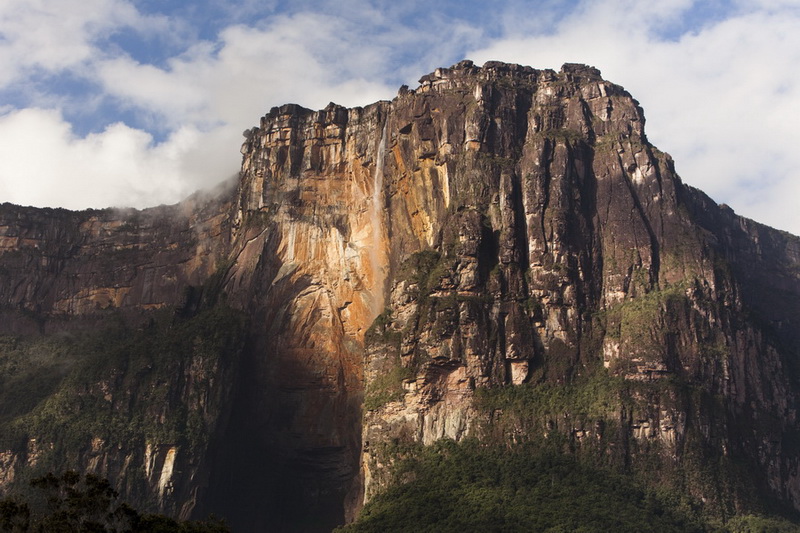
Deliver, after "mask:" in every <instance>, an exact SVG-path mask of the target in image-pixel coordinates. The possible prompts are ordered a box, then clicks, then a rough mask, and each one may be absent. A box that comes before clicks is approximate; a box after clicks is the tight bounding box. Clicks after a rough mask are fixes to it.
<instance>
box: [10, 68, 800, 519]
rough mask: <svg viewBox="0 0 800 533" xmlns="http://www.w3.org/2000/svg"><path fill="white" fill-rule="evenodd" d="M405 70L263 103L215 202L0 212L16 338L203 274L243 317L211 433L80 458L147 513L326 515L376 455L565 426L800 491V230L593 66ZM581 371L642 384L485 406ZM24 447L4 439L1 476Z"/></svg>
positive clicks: (20, 459) (629, 448)
mask: <svg viewBox="0 0 800 533" xmlns="http://www.w3.org/2000/svg"><path fill="white" fill-rule="evenodd" d="M420 83H421V85H420V86H419V87H418V88H417V89H415V90H409V89H408V88H405V87H403V88H401V90H400V92H399V93H398V95H397V97H396V98H395V99H394V100H392V101H391V102H379V103H376V104H373V105H371V106H368V107H366V108H356V109H345V108H342V107H340V106H336V105H334V104H331V105H329V106H328V107H327V108H325V109H324V110H321V111H317V112H313V111H310V110H307V109H304V108H301V107H299V106H295V105H288V106H283V107H281V108H274V109H273V110H272V111H271V112H270V113H269V114H267V115H266V116H265V117H263V118H262V120H261V123H260V125H259V127H257V128H253V129H252V130H249V131H247V132H245V137H246V140H245V143H244V145H243V146H242V153H243V163H242V172H241V175H240V182H239V187H238V190H237V191H236V193H235V195H234V194H229V195H227V196H226V195H223V197H222V199H221V200H217V201H208V202H205V203H203V202H200V201H199V200H194V201H190V202H187V203H184V204H181V205H179V206H175V207H170V208H157V209H154V210H146V211H143V212H127V213H126V212H111V211H90V212H82V213H70V212H66V211H61V210H56V211H53V210H35V209H30V208H17V207H14V206H8V205H5V206H3V207H2V209H0V265H2V266H0V280H2V283H0V302H1V303H2V309H3V310H2V312H3V317H4V320H3V323H2V325H0V328H2V331H3V332H4V333H9V334H20V333H31V332H43V333H53V332H56V331H68V330H69V329H70V328H74V327H76V326H75V324H78V323H80V324H103V323H104V321H106V320H108V318H107V316H108V315H109V314H110V313H112V312H113V311H114V310H119V311H122V312H123V314H126V316H137V317H138V316H142V317H146V316H147V313H149V312H151V311H150V310H151V309H154V308H168V307H169V306H175V307H177V308H179V309H184V308H186V307H187V306H191V305H192V302H193V301H194V300H193V299H192V298H191V294H192V293H191V291H190V292H189V293H188V294H189V296H187V292H186V287H188V286H194V287H197V286H200V285H202V284H203V283H207V280H208V279H209V278H210V277H211V276H212V274H213V275H216V276H217V277H218V279H219V284H220V287H221V288H222V290H223V292H224V293H225V294H226V295H227V300H226V301H227V304H228V305H230V306H232V307H234V308H236V309H239V310H241V311H243V312H244V314H245V315H246V316H247V317H248V318H249V326H248V328H249V329H248V332H249V333H248V339H247V343H246V346H245V347H244V349H243V350H242V352H241V356H240V360H237V361H236V362H235V364H233V363H231V364H230V365H228V366H227V367H226V368H229V369H236V370H235V372H234V370H229V372H232V373H231V374H230V375H228V374H226V376H228V377H227V378H226V379H228V380H229V383H228V385H227V386H226V387H225V388H224V390H223V391H218V392H219V394H217V395H216V396H214V397H215V398H218V399H219V400H218V402H219V403H218V405H217V404H215V406H214V408H213V409H212V410H211V411H210V413H211V414H210V415H209V416H211V417H216V425H214V426H213V427H214V428H215V429H214V435H215V436H214V438H213V439H212V440H211V444H210V445H209V447H208V449H207V450H204V451H202V452H200V451H194V452H193V453H195V454H196V455H199V456H197V457H192V458H191V460H190V461H189V459H182V457H184V456H185V454H184V455H182V451H181V449H180V448H176V447H174V444H175V443H172V442H149V443H148V446H149V447H147V448H146V449H145V448H143V449H142V450H138V451H136V452H135V453H133V452H130V453H128V451H114V452H113V453H116V454H117V455H119V457H122V456H123V455H124V456H125V457H127V455H125V454H128V455H130V456H131V459H130V460H128V459H124V458H122V459H120V458H116V459H114V461H116V462H114V461H111V462H109V461H106V463H103V460H97V459H94V457H97V456H98V455H103V453H106V454H111V453H112V451H111V450H112V448H113V449H114V450H125V446H124V445H118V444H119V443H105V442H99V441H97V442H94V443H92V442H89V443H87V444H86V448H85V450H83V451H76V452H75V453H76V457H78V460H79V462H80V463H81V466H87V465H95V466H96V465H98V464H101V463H102V464H117V465H119V464H125V465H126V466H125V468H122V467H119V466H116V467H107V468H106V469H105V470H103V474H104V475H108V476H110V477H112V478H114V479H115V481H116V482H117V485H118V486H119V487H121V488H124V487H125V476H127V475H128V470H126V469H136V468H138V469H141V470H142V471H144V472H145V473H146V477H147V479H148V480H150V482H149V483H150V484H149V485H148V487H149V488H148V489H147V490H149V491H150V494H151V495H153V496H154V497H155V499H156V505H155V508H157V509H159V510H166V511H169V512H179V511H181V510H182V512H183V513H184V514H187V515H188V514H189V513H191V512H192V510H194V512H196V513H197V512H199V513H201V514H202V513H205V512H207V511H208V510H214V511H217V512H219V513H222V514H228V515H229V516H236V517H238V518H236V519H235V520H234V521H233V523H234V525H235V526H240V527H242V528H244V529H245V530H247V529H253V528H256V527H263V526H264V525H265V524H269V525H272V526H273V527H278V528H280V527H283V528H284V529H288V528H289V527H290V526H291V524H293V523H296V520H297V517H298V516H303V517H304V520H305V522H304V524H305V525H304V526H303V527H305V528H307V529H314V528H320V529H324V528H326V527H327V528H328V529H330V526H332V525H335V524H336V523H340V522H341V521H342V520H344V519H346V518H349V517H351V516H352V514H353V513H354V512H355V511H356V510H357V509H358V507H359V505H360V502H361V501H362V499H363V495H365V494H366V497H369V496H370V495H372V494H374V493H375V492H376V491H379V490H381V489H382V488H383V487H384V486H385V484H386V483H387V480H388V479H389V475H388V470H389V468H388V467H389V465H390V464H391V461H392V458H391V457H389V456H387V455H386V453H385V451H386V449H387V446H391V445H396V444H397V443H423V444H429V443H431V442H433V441H435V440H436V439H439V438H442V437H449V438H453V439H456V440H458V439H461V438H464V437H465V436H468V435H476V436H483V435H486V434H487V432H490V433H491V432H492V431H493V432H495V433H497V434H499V438H501V439H505V440H507V441H515V442H516V441H518V440H520V439H522V440H524V438H525V433H526V432H527V433H529V434H531V435H533V434H537V433H538V434H547V433H549V432H553V431H556V432H560V433H563V434H566V435H568V436H569V438H570V439H571V442H572V443H573V444H572V447H573V448H577V449H580V448H581V447H582V446H588V445H587V444H585V443H587V442H590V441H591V442H601V444H602V443H605V444H602V446H606V447H607V448H608V449H611V448H613V449H614V452H613V455H614V456H615V457H620V459H619V460H620V461H622V462H624V463H625V464H637V461H641V462H642V463H643V464H644V459H643V458H645V457H648V456H652V455H656V456H658V457H659V458H660V459H659V460H661V461H663V462H664V464H666V463H670V464H681V462H682V461H684V459H685V458H686V457H688V456H689V455H690V451H691V450H690V448H691V449H694V448H693V447H698V446H699V447H700V448H702V449H704V450H712V451H711V452H708V453H709V454H710V455H708V457H711V456H714V457H716V456H720V457H726V458H727V457H730V458H731V460H735V461H738V460H742V459H744V460H747V461H751V462H752V463H753V465H755V466H757V467H758V468H760V469H761V470H762V471H763V472H765V473H764V476H763V479H759V480H756V481H755V482H754V483H755V485H754V486H758V487H761V485H765V486H769V487H770V488H771V489H773V491H774V492H775V493H776V494H777V495H778V497H779V498H781V499H782V500H783V501H785V502H787V503H790V504H792V505H794V506H795V507H798V508H800V478H798V475H797V472H798V467H799V466H800V465H799V464H798V461H799V460H800V457H798V451H797V447H796V446H792V444H791V443H792V440H791V439H792V435H793V432H794V427H795V426H796V423H797V421H796V404H797V391H798V386H799V385H800V384H799V383H798V381H799V379H798V370H797V366H796V361H797V359H798V357H800V333H798V332H800V239H798V238H797V237H793V236H791V235H788V234H785V233H782V232H778V231H775V230H772V229H770V228H767V227H764V226H762V225H759V224H757V223H754V222H751V221H749V220H746V219H742V218H740V217H738V216H736V215H735V214H734V213H733V212H732V211H730V210H729V209H727V208H725V207H724V206H722V207H720V206H717V205H716V204H715V203H713V202H712V201H711V200H710V199H709V198H708V197H706V196H705V195H703V194H702V193H701V192H699V191H696V190H694V189H691V188H689V187H686V186H684V185H683V184H682V183H681V182H680V180H679V178H678V177H677V175H676V174H675V171H674V168H673V165H672V161H671V159H670V157H669V156H668V155H667V154H664V153H662V152H659V151H658V150H657V149H655V148H654V147H653V146H651V145H650V144H649V143H648V142H647V139H646V137H645V134H644V116H643V113H642V110H641V108H640V107H639V106H638V103H637V102H636V101H635V100H634V99H632V98H631V96H630V95H629V94H628V93H627V92H625V91H624V90H623V89H622V88H621V87H619V86H616V85H614V84H612V83H609V82H607V81H604V80H603V79H602V78H601V77H600V73H599V72H598V71H597V70H596V69H593V68H590V67H586V66H582V65H564V67H563V68H562V70H561V71H560V72H558V73H557V72H554V71H551V70H534V69H531V68H529V67H521V66H518V65H507V64H502V63H487V64H486V65H484V66H483V67H481V68H479V67H476V66H474V65H473V64H472V63H471V62H468V61H467V62H462V63H459V64H457V65H454V66H453V67H451V68H449V69H439V70H437V71H436V72H434V73H432V74H430V75H428V76H425V77H423V78H422V79H421V80H420ZM66 317H71V319H70V320H66ZM376 317H378V319H377V320H375V319H376ZM373 321H374V325H373V326H372V328H370V325H371V324H373ZM82 327H87V326H82ZM595 368H597V369H603V368H605V369H606V370H600V371H602V372H604V373H607V374H608V375H610V376H611V377H615V376H616V377H618V378H619V379H620V380H622V381H623V382H625V383H631V384H641V387H639V388H636V387H632V388H629V389H626V390H629V391H632V392H630V394H631V396H632V397H633V398H632V399H630V401H626V402H621V403H614V402H613V401H612V402H610V405H611V407H609V410H608V412H604V413H600V414H597V413H594V414H592V415H590V416H583V415H581V416H578V414H576V413H572V414H570V413H565V414H564V416H562V417H560V418H558V419H553V420H550V419H547V420H534V421H532V422H531V421H529V422H526V423H527V424H528V425H527V426H526V425H525V424H521V425H520V424H517V425H516V426H514V427H513V428H510V427H509V426H508V425H503V424H500V423H499V422H498V420H499V418H498V417H500V416H501V415H500V414H498V413H494V412H487V411H486V410H484V409H482V407H481V404H480V403H479V402H476V399H475V391H476V390H478V389H493V388H497V387H501V386H505V385H521V384H525V383H529V384H530V383H533V384H539V383H569V382H574V381H576V380H579V379H580V378H581V376H584V375H587V374H590V373H592V372H597V370H593V369H595ZM188 382H190V383H192V387H195V388H197V387H210V385H208V384H207V382H206V381H202V382H201V380H200V378H198V379H197V380H196V381H195V380H193V378H192V377H191V375H190V377H189V378H188ZM637 386H638V385H637ZM187 387H188V385H187ZM687 391H689V392H687ZM692 391H695V392H696V391H699V392H697V393H696V394H695V392H692ZM110 394H112V396H113V395H114V394H120V392H119V391H111V392H110ZM176 401H178V403H180V402H181V401H182V402H184V404H183V405H185V404H186V402H188V400H185V399H184V400H176ZM709 402H710V403H709ZM362 403H363V413H364V415H363V418H362ZM609 420H612V421H614V423H615V424H617V425H618V426H619V430H618V431H616V432H614V434H613V435H611V434H610V432H608V431H606V432H605V433H604V430H603V427H606V426H604V424H606V423H607V422H608V421H609ZM30 437H31V438H35V435H31V436H30ZM50 444H51V443H41V442H38V441H37V442H36V446H37V447H38V448H37V449H39V448H41V447H42V446H45V447H46V446H48V445H50ZM115 446H116V448H114V447H115ZM592 446H594V444H593V445H592ZM0 448H2V447H0ZM103 450H107V451H106V452H104V451H103ZM15 453H16V455H15ZM609 453H610V452H609ZM92 454H94V455H92ZM714 454H716V455H714ZM35 455H36V454H35V453H32V454H31V453H29V454H28V455H27V456H26V455H25V454H23V453H21V452H16V451H15V450H13V449H9V450H7V451H4V450H3V449H0V482H7V483H10V482H12V481H13V478H14V475H15V472H17V473H19V472H22V471H23V470H24V467H23V466H21V465H22V464H23V463H24V462H25V461H26V460H28V459H29V458H30V457H32V456H35ZM26 457H27V458H28V459H26ZM15 458H16V459H15ZM92 461H94V462H92ZM180 461H189V462H187V463H185V464H182V463H180ZM189 463H191V465H193V466H192V467H191V468H190V467H189V466H186V465H188V464H189ZM15 465H16V466H15ZM15 468H16V470H15ZM97 468H98V469H99V467H97ZM156 470H157V472H156ZM231 478H235V479H236V480H237V487H239V489H240V492H236V490H235V488H231V484H230V479H231ZM206 484H207V485H208V488H206ZM692 490H694V491H695V492H696V495H697V496H699V497H707V496H709V495H708V494H707V493H706V492H704V491H707V487H705V488H704V487H702V486H701V485H698V486H697V488H696V489H692ZM165 494H167V495H171V496H169V497H165V496H164V495H165ZM738 497H739V496H737V495H733V496H732V498H734V499H736V498H738ZM264 502H267V503H266V504H265V503H264ZM237 521H238V522H237Z"/></svg>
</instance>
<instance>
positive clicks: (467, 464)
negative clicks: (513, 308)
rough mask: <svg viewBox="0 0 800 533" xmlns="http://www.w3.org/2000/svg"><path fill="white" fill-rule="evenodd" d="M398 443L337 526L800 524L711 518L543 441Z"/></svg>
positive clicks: (702, 528) (587, 528) (734, 532)
mask: <svg viewBox="0 0 800 533" xmlns="http://www.w3.org/2000/svg"><path fill="white" fill-rule="evenodd" d="M398 450H399V451H398V453H397V456H398V457H399V460H398V461H397V462H395V463H394V467H393V469H392V479H393V483H392V484H391V485H390V487H389V488H388V489H387V490H386V491H385V492H383V493H381V494H379V495H377V496H376V497H375V498H373V499H372V500H371V501H370V502H369V503H368V504H367V505H366V506H365V507H364V509H363V510H362V512H361V515H360V516H359V518H358V520H357V521H356V522H355V523H353V524H351V525H349V526H346V527H343V528H340V529H339V530H337V531H340V532H341V533H367V532H383V531H398V532H400V531H415V532H416V531H430V532H448V531H458V532H464V531H503V532H508V531H545V532H567V531H570V532H572V531H580V532H606V531H614V532H641V531H655V532H672V531H674V532H692V531H697V532H718V533H755V532H775V533H788V532H798V531H800V525H797V524H796V523H793V522H790V521H788V520H786V519H784V518H779V517H765V516H756V515H743V516H736V517H733V518H731V519H730V520H728V521H727V522H722V521H720V520H719V519H717V518H710V517H709V516H708V515H704V514H703V512H702V511H701V508H702V506H700V505H698V504H697V502H695V503H694V504H692V502H691V501H689V497H688V495H687V494H686V493H682V492H679V491H676V490H672V489H665V488H663V487H661V488H658V489H652V488H648V487H646V486H644V485H641V484H639V483H637V482H636V480H635V478H634V477H632V476H630V475H626V474H624V473H619V472H616V471H612V470H610V469H608V468H603V467H599V466H593V465H589V464H587V463H585V462H583V461H580V460H579V459H577V458H575V457H574V456H572V455H569V454H563V453H560V452H558V451H556V450H554V449H553V448H552V447H548V446H542V443H541V442H538V443H524V444H516V445H508V444H506V445H504V446H498V445H496V444H487V443H485V442H483V443H482V442H479V441H477V440H467V441H464V442H461V443H459V444H456V443H454V442H452V441H448V440H442V441H439V442H437V443H435V444H434V445H432V446H428V447H424V448H420V447H419V446H417V447H408V446H406V447H405V448H398Z"/></svg>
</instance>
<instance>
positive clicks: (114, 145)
mask: <svg viewBox="0 0 800 533" xmlns="http://www.w3.org/2000/svg"><path fill="white" fill-rule="evenodd" d="M798 30H800V0H706V1H693V0H662V1H661V2H657V3H656V2H652V3H651V2H641V1H639V0H594V1H591V0H567V1H560V0H539V1H525V0H509V1H507V2H495V3H492V2H477V1H474V0H467V1H460V2H456V1H451V0H445V1H441V2H433V3H431V2H423V1H421V0H411V1H406V2H399V3H398V2H394V1H385V0H338V1H337V2H333V1H318V2H312V1H305V0H299V1H298V0H295V1H291V2H288V1H280V0H236V1H228V0H197V1H193V2H185V1H184V0H3V2H2V3H0V202H3V201H8V202H13V203H17V204H22V205H35V206H48V207H66V208H70V209H82V208H86V207H107V206H134V207H146V206H151V205H157V204H160V203H174V202H177V201H179V200H181V199H182V198H184V197H185V196H187V195H188V194H190V193H192V192H194V191H195V190H197V189H200V188H208V187H211V186H213V185H214V184H216V183H218V182H219V181H221V180H223V179H226V178H229V177H231V176H233V175H235V174H236V173H237V172H238V168H239V164H240V160H241V155H240V153H239V147H240V145H241V141H242V137H241V134H242V131H243V130H245V129H247V128H250V127H252V126H254V125H256V124H257V123H258V120H259V118H260V116H262V115H263V114H264V113H266V112H267V111H268V110H269V109H270V108H271V107H273V106H276V105H281V104H284V103H288V102H293V103H298V104H301V105H303V106H306V107H309V108H314V109H317V108H321V107H324V106H325V105H326V104H327V103H328V102H330V101H333V102H336V103H339V104H343V105H347V106H354V105H366V104H369V103H371V102H374V101H376V100H380V99H391V98H393V97H394V95H395V94H396V92H397V88H398V87H399V86H400V85H402V84H407V85H409V86H411V87H412V88H413V87H415V86H416V85H417V80H418V79H419V77H420V76H422V75H423V74H426V73H428V72H431V71H433V70H434V69H435V68H437V67H440V66H449V65H451V64H453V63H456V62H458V61H460V60H461V59H465V58H469V59H472V60H474V61H475V62H476V63H478V64H482V63H483V62H485V61H488V60H500V61H506V62H514V63H521V64H525V65H531V66H533V67H536V68H554V69H558V68H559V67H560V66H561V64H562V63H565V62H574V63H587V64H590V65H593V66H595V67H597V68H599V69H600V70H601V71H602V73H603V76H604V78H606V79H608V80H610V81H612V82H614V83H617V84H620V85H622V86H623V87H625V88H626V89H627V90H628V91H629V92H631V93H632V94H633V96H634V97H635V98H637V99H638V100H639V102H640V103H641V105H642V107H643V108H644V110H645V116H646V117H647V126H646V131H647V134H648V137H649V139H650V141H651V142H653V143H654V144H655V145H656V146H658V147H659V148H660V149H661V150H662V151H665V152H668V153H670V154H671V155H672V156H673V158H674V159H675V163H676V168H677V170H678V173H679V174H680V175H681V177H682V179H683V181H684V182H686V183H688V184H690V185H693V186H695V187H698V188H700V189H702V190H704V191H705V192H706V193H708V194H709V195H710V196H711V197H712V198H713V199H714V200H716V201H717V202H720V203H727V204H729V205H730V206H731V207H732V208H733V209H734V210H735V211H736V212H737V213H739V214H742V215H744V216H747V217H750V218H754V219H756V220H758V221H760V222H764V223H766V224H769V225H771V226H775V227H777V228H780V229H784V230H788V231H791V232H792V233H795V234H800V208H798V203H799V202H800V147H799V146H800V132H799V131H798V121H800V68H797V65H799V64H800V31H798Z"/></svg>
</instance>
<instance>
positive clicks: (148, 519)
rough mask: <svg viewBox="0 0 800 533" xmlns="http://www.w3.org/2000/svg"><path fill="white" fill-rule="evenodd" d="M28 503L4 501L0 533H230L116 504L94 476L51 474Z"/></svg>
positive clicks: (212, 523)
mask: <svg viewBox="0 0 800 533" xmlns="http://www.w3.org/2000/svg"><path fill="white" fill-rule="evenodd" d="M31 486H32V487H33V488H34V489H35V490H34V492H33V493H32V494H31V496H30V497H29V499H27V500H22V499H20V498H18V497H16V498H15V497H9V498H4V499H2V500H0V531H4V532H14V533H25V532H37V533H45V532H46V533H112V532H113V533H123V532H130V533H134V532H136V533H227V532H228V531H230V530H229V529H228V528H227V526H225V524H224V522H221V521H218V520H215V519H209V521H207V522H188V521H178V520H175V519H173V518H170V517H167V516H164V515H153V514H140V513H139V512H138V511H137V510H135V509H133V508H132V507H130V506H129V505H127V504H125V503H117V501H116V500H117V497H118V496H119V495H118V494H117V492H116V491H115V490H114V489H113V488H112V487H111V485H110V484H109V482H108V481H107V480H105V479H101V478H99V477H97V476H94V475H92V474H86V475H85V476H81V475H80V474H78V473H77V472H74V471H67V472H65V473H63V474H61V475H60V476H56V475H54V474H52V473H49V474H47V475H45V476H43V477H40V478H36V479H34V480H32V481H31Z"/></svg>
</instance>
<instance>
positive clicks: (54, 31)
mask: <svg viewBox="0 0 800 533" xmlns="http://www.w3.org/2000/svg"><path fill="white" fill-rule="evenodd" d="M142 22H143V21H142V17H140V15H139V14H138V13H137V11H136V10H135V9H134V8H133V7H132V6H131V5H130V4H128V3H127V2H123V1H120V0H4V2H2V4H0V31H1V32H2V39H1V40H0V87H4V86H7V85H9V84H11V83H13V82H15V81H18V80H19V79H20V78H21V77H24V76H25V75H27V74H29V73H30V72H31V71H36V70H45V71H53V72H56V71H62V70H66V69H71V68H77V67H79V66H81V65H82V64H83V63H84V62H86V61H87V60H90V59H91V58H92V57H93V56H94V55H95V54H96V52H97V50H96V48H95V47H94V46H93V41H94V40H96V39H98V38H100V37H102V36H104V35H106V34H108V33H109V32H111V31H113V30H114V29H115V28H119V27H122V26H130V25H134V26H136V25H139V26H141V25H142ZM149 22H150V23H151V24H152V22H153V21H152V20H151V21H149Z"/></svg>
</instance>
